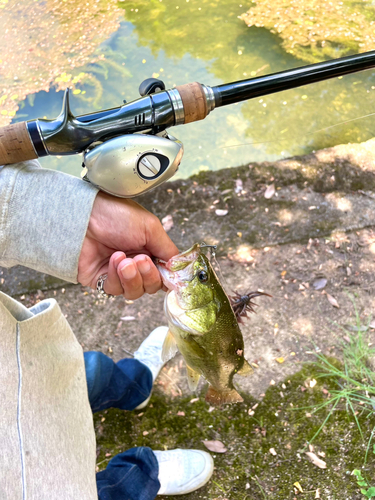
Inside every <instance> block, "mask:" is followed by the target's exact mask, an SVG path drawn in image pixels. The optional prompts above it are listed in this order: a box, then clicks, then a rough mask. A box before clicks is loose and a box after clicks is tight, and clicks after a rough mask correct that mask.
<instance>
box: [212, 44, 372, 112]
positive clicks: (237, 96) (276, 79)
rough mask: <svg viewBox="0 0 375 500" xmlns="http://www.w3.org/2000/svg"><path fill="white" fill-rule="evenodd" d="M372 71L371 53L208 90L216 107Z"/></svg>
mask: <svg viewBox="0 0 375 500" xmlns="http://www.w3.org/2000/svg"><path fill="white" fill-rule="evenodd" d="M373 67H375V50H372V51H371V52H365V53H363V54H356V55H354V56H347V57H342V58H340V59H333V60H330V61H325V62H321V63H317V64H310V65H308V66H302V67H299V68H294V69H290V70H287V71H281V72H279V73H273V74H271V75H266V76H260V77H257V78H251V79H248V80H240V81H238V82H233V83H226V84H224V85H218V86H216V87H212V89H213V91H214V93H215V100H216V107H218V106H226V105H227V104H234V103H236V102H241V101H246V100H247V99H252V98H254V97H260V96H264V95H267V94H273V93H275V92H280V91H282V90H288V89H293V88H295V87H300V86H301V85H307V84H309V83H315V82H320V81H322V80H327V79H329V78H334V77H338V76H343V75H347V74H349V73H355V72H357V71H362V70H365V69H370V68H373Z"/></svg>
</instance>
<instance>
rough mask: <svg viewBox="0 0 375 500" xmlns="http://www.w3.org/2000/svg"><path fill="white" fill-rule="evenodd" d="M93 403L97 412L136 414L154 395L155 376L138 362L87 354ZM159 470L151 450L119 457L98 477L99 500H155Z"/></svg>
mask: <svg viewBox="0 0 375 500" xmlns="http://www.w3.org/2000/svg"><path fill="white" fill-rule="evenodd" d="M85 367H86V379H87V388H88V393H89V401H90V405H91V409H92V411H93V412H97V411H101V410H105V409H107V408H119V409H121V410H134V408H136V407H137V406H138V405H139V404H140V403H142V402H143V401H144V400H145V399H146V398H148V396H149V395H150V392H151V388H152V374H151V371H150V370H149V369H148V368H147V366H146V365H144V364H143V363H141V362H139V361H138V360H136V359H122V360H121V361H119V362H118V363H114V362H113V361H112V359H110V358H108V357H107V356H105V355H104V354H103V353H101V352H94V351H91V352H85ZM158 473H159V467H158V462H157V460H156V457H155V455H154V453H153V452H152V450H151V449H150V448H146V447H139V448H131V449H130V450H127V451H125V452H124V453H120V454H119V455H116V456H115V457H114V458H112V460H111V461H110V462H109V463H108V465H107V468H106V469H105V470H103V471H101V472H98V473H97V475H96V484H97V488H98V497H99V500H153V499H154V498H155V497H156V494H157V492H158V491H159V488H160V483H159V480H158Z"/></svg>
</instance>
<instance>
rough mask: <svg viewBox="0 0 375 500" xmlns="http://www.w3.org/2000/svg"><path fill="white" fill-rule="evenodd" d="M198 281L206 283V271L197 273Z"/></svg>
mask: <svg viewBox="0 0 375 500" xmlns="http://www.w3.org/2000/svg"><path fill="white" fill-rule="evenodd" d="M198 279H199V281H200V282H201V283H206V282H207V281H208V274H207V273H206V271H199V273H198Z"/></svg>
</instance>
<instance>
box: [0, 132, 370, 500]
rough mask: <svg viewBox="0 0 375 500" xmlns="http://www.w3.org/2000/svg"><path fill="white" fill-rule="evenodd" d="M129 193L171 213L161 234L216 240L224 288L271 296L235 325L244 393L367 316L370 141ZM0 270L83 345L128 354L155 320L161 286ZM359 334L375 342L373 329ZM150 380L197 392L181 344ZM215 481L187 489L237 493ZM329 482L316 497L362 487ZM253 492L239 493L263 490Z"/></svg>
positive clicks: (19, 294) (1, 277)
mask: <svg viewBox="0 0 375 500" xmlns="http://www.w3.org/2000/svg"><path fill="white" fill-rule="evenodd" d="M139 201H140V203H142V204H143V205H145V206H146V208H148V209H150V210H152V211H153V212H154V213H156V215H158V216H159V217H160V219H163V218H164V217H165V216H167V215H171V216H172V219H173V227H172V229H171V230H170V231H169V234H170V236H171V237H172V239H173V240H174V241H175V242H176V244H177V245H178V246H179V248H180V249H181V250H185V249H187V248H188V247H189V246H191V244H193V243H194V242H196V241H199V242H200V241H203V240H204V241H206V242H207V243H213V244H217V245H218V248H217V262H216V263H215V266H216V267H217V266H219V268H220V273H221V274H220V276H222V283H223V285H224V288H225V289H226V291H227V292H228V293H229V294H230V293H232V292H234V291H238V292H239V293H247V292H249V291H253V290H258V289H261V290H263V291H265V292H267V293H269V294H270V295H272V297H271V298H270V297H259V298H258V299H256V302H257V304H258V307H257V314H253V315H251V317H250V318H249V319H248V320H247V321H245V322H244V324H243V325H242V326H241V330H242V332H243V336H244V341H245V357H246V358H247V359H248V361H249V362H250V363H252V365H253V367H254V374H253V375H252V376H250V377H247V378H242V377H241V378H240V377H238V380H237V381H236V383H237V385H238V387H239V388H240V391H241V393H243V394H245V395H248V396H249V398H255V399H256V400H260V399H261V398H263V397H264V395H265V394H266V392H267V391H269V390H270V387H272V386H274V385H276V386H277V384H282V383H283V381H285V380H287V379H288V377H290V376H291V375H293V374H295V373H297V372H298V371H299V370H301V368H302V366H303V363H304V362H306V361H311V360H312V358H313V356H312V353H313V352H322V353H324V354H328V355H330V356H336V357H338V358H340V350H341V347H340V346H341V342H346V341H347V335H345V332H344V330H343V328H344V329H345V330H346V331H355V327H354V325H355V308H357V310H358V312H359V315H360V318H361V321H362V323H363V324H368V323H369V321H370V318H371V315H372V316H375V293H374V292H375V140H371V141H368V142H367V143H364V144H362V145H344V146H337V147H335V148H331V149H328V150H324V151H318V152H316V153H314V154H311V155H308V156H305V157H298V158H292V159H289V160H282V161H279V162H276V163H273V164H270V163H263V164H250V165H244V166H242V167H238V168H231V169H227V170H223V171H219V172H203V173H202V174H199V175H198V176H195V177H193V178H191V179H187V180H179V181H175V182H170V183H168V184H166V185H164V186H162V187H160V188H158V189H157V190H156V191H155V192H151V193H149V194H148V195H145V196H143V197H142V198H140V199H139ZM0 273H2V274H0V283H1V289H2V290H3V291H5V292H6V293H10V294H12V295H13V296H15V297H16V298H18V299H20V300H21V301H23V302H24V303H25V304H26V305H31V304H33V303H35V302H36V301H37V300H41V299H43V298H44V297H55V298H56V299H57V300H58V302H59V304H60V307H61V308H62V310H63V312H64V314H65V315H66V317H67V319H68V321H69V323H70V324H71V326H72V328H73V330H74V332H75V334H76V335H77V337H78V339H79V341H80V342H81V344H82V347H83V348H84V350H100V351H102V352H104V353H105V354H107V355H108V356H111V357H112V358H113V359H114V360H119V359H121V358H123V357H129V356H130V355H131V353H132V352H134V351H135V350H136V348H137V347H138V345H139V344H140V343H141V341H142V340H143V339H144V338H146V337H147V335H148V333H149V332H150V331H151V330H152V329H153V328H155V327H157V326H159V325H161V324H165V318H164V313H163V300H164V293H163V292H159V293H157V294H155V295H153V296H144V297H142V298H141V299H139V300H137V301H135V302H131V301H125V300H124V299H123V298H122V297H118V298H115V299H110V300H105V299H99V298H98V297H97V295H96V293H94V292H93V291H91V290H89V289H85V288H83V287H81V286H80V285H69V284H63V283H61V282H58V281H56V280H51V279H50V278H47V277H45V276H43V275H39V274H38V273H34V272H29V271H26V270H24V269H22V268H15V269H13V270H5V269H0ZM368 334H369V337H368V338H369V342H370V341H375V330H371V329H370V330H369V332H368ZM129 353H130V354H129ZM202 384H203V386H202ZM157 386H158V394H159V396H160V395H162V396H163V395H165V397H166V398H167V399H168V398H172V400H176V401H179V400H181V401H185V399H186V398H195V397H196V395H195V394H191V393H190V391H189V389H188V387H187V383H186V379H185V368H184V364H183V360H182V358H181V356H180V355H177V356H176V357H175V358H174V359H173V360H171V361H170V362H169V363H168V364H167V365H166V367H165V368H164V369H163V371H162V373H161V375H160V376H159V378H158V381H157ZM204 387H205V386H204V383H201V384H200V387H199V388H198V391H197V394H200V391H201V390H202V388H203V392H202V394H201V399H203V396H204V392H205V388H204ZM159 396H158V397H159ZM184 398H185V399H184ZM186 401H189V399H186ZM186 401H185V402H186ZM202 404H203V403H202ZM116 418H117V417H116ZM102 432H103V431H102ZM170 432H173V429H171V430H170ZM246 484H247V483H246ZM267 487H268V486H267V482H266V483H265V486H264V491H265V492H267V491H268V492H269V494H270V498H271V497H272V498H280V499H282V498H294V497H293V495H295V491H294V493H293V488H292V489H291V492H292V493H291V495H292V496H284V497H278V496H277V495H276V496H272V492H271V490H267ZM213 491H214V490H207V491H206V493H207V494H208V495H209V496H207V497H201V496H199V497H198V496H196V497H194V498H214V497H215V498H223V499H224V498H247V497H246V496H240V495H239V494H236V493H233V492H232V493H230V494H229V493H226V494H224V495H223V494H222V493H220V491H219V490H217V493H215V495H216V496H215V495H214V493H213ZM215 491H216V490H215ZM259 491H260V490H259ZM332 491H333V493H332ZM332 491H331V490H330V492H329V494H328V493H327V496H325V497H322V498H327V499H328V498H332V499H333V498H361V497H360V496H359V497H354V496H353V495H352V496H350V495H349V496H345V491H343V492H342V493H343V495H342V496H340V495H339V494H338V493H337V492H336V490H334V489H333V490H332ZM335 492H336V493H335ZM258 494H259V495H260V493H259V492H258V493H256V492H255V490H254V494H253V496H251V497H250V496H249V497H248V498H252V499H253V498H254V499H257V498H263V497H262V496H259V497H258V496H257V495H258ZM297 494H298V492H297ZM267 495H268V494H267ZM330 495H331V496H330ZM335 495H336V496H335ZM264 498H266V497H264ZM267 498H268V496H267ZM311 498H312V497H311Z"/></svg>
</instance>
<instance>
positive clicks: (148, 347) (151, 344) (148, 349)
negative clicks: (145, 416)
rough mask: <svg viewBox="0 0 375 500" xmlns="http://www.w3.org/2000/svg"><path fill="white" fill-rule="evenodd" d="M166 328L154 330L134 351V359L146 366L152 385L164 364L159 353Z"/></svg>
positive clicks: (139, 406)
mask: <svg viewBox="0 0 375 500" xmlns="http://www.w3.org/2000/svg"><path fill="white" fill-rule="evenodd" d="M167 333H168V327H167V326H159V327H158V328H155V330H153V331H152V332H151V333H150V335H149V336H148V337H147V338H146V339H145V340H144V341H143V342H142V344H141V345H140V346H139V349H138V350H137V351H135V353H134V358H135V359H138V361H140V362H141V363H143V364H144V365H146V366H148V368H150V370H151V373H152V382H153V383H154V382H155V380H156V377H157V376H158V375H159V372H160V370H161V369H162V368H163V366H164V365H165V363H164V362H163V361H162V359H161V351H162V348H163V343H164V339H165V337H166V336H167ZM150 398H151V394H150V396H149V397H148V398H147V399H146V400H145V401H143V403H141V404H140V405H138V406H137V407H136V408H135V409H136V410H141V409H142V408H144V407H145V406H147V405H148V402H149V401H150Z"/></svg>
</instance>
